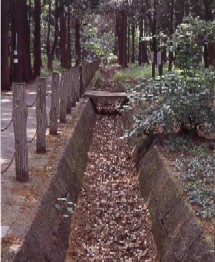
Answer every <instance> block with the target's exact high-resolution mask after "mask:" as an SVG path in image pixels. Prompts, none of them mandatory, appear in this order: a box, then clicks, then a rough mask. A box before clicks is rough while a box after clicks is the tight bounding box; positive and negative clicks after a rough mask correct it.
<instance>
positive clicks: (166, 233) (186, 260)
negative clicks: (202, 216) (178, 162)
mask: <svg viewBox="0 0 215 262" xmlns="http://www.w3.org/2000/svg"><path fill="white" fill-rule="evenodd" d="M171 172H172V171H171V170H168V167H167V165H166V164H165V159H164V158H162V157H161V155H160V154H159V152H158V150H157V149H156V148H154V147H153V146H151V148H150V149H149V151H148V152H147V153H146V154H145V155H144V156H143V158H142V160H141V162H140V163H139V167H138V174H139V185H140V190H141V194H142V196H143V197H144V199H145V200H146V202H147V203H148V208H149V211H150V214H151V219H152V232H153V235H154V239H155V243H156V245H157V250H158V254H159V260H160V261H162V262H174V261H180V262H192V261H198V262H203V261H204V262H212V261H215V256H214V251H215V250H214V248H215V247H214V243H212V240H211V239H210V238H209V236H206V235H205V234H204V232H203V227H202V225H201V224H200V222H199V221H198V220H197V219H196V217H195V214H194V212H193V210H192V208H191V206H190V204H189V203H188V202H187V200H186V198H185V194H184V192H183V190H182V186H181V185H180V182H179V181H177V182H176V180H175V179H174V176H173V174H171Z"/></svg>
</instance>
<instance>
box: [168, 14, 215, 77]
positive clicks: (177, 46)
mask: <svg viewBox="0 0 215 262" xmlns="http://www.w3.org/2000/svg"><path fill="white" fill-rule="evenodd" d="M213 41H215V22H214V21H212V22H208V21H204V20H200V19H199V18H193V17H192V16H189V17H187V18H185V20H184V22H183V23H182V24H181V25H179V26H178V27H177V29H176V31H175V33H174V35H173V49H172V50H173V51H175V56H176V60H175V65H176V66H177V67H179V68H180V69H183V70H184V71H185V74H186V75H187V74H188V72H189V71H190V70H192V69H193V68H198V67H199V65H201V62H202V57H203V51H204V50H203V45H204V44H205V43H208V42H213Z"/></svg>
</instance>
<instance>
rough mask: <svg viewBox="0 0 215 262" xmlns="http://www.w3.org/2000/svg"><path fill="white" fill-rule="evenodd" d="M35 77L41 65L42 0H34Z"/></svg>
mask: <svg viewBox="0 0 215 262" xmlns="http://www.w3.org/2000/svg"><path fill="white" fill-rule="evenodd" d="M34 6H35V7H34V65H33V68H34V77H37V76H39V75H40V67H41V64H42V63H41V30H40V29H41V27H40V17H41V0H34Z"/></svg>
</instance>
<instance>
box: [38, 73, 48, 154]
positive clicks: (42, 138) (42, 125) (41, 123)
mask: <svg viewBox="0 0 215 262" xmlns="http://www.w3.org/2000/svg"><path fill="white" fill-rule="evenodd" d="M36 82H37V96H38V97H37V105H36V117H37V136H36V151H37V153H38V154H42V153H46V127H47V115H46V78H40V77H37V80H36Z"/></svg>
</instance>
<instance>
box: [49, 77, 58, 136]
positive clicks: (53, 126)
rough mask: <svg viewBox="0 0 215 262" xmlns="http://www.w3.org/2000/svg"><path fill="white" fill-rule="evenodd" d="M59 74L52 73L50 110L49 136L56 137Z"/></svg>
mask: <svg viewBox="0 0 215 262" xmlns="http://www.w3.org/2000/svg"><path fill="white" fill-rule="evenodd" d="M58 89H59V74H58V73H52V96H51V108H50V114H49V115H50V129H49V133H50V135H57V127H58V111H59V92H58Z"/></svg>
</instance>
